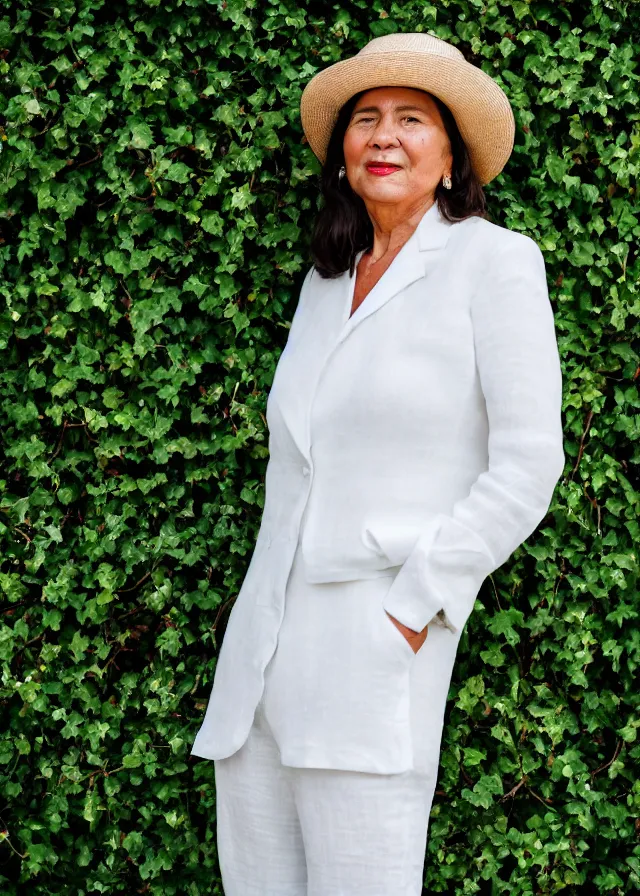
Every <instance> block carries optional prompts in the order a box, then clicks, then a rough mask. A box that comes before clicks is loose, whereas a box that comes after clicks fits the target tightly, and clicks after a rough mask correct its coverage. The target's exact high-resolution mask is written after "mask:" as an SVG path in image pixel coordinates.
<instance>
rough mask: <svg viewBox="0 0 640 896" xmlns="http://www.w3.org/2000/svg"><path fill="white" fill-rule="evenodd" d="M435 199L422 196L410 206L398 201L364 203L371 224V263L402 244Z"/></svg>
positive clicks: (394, 250)
mask: <svg viewBox="0 0 640 896" xmlns="http://www.w3.org/2000/svg"><path fill="white" fill-rule="evenodd" d="M434 201H435V199H434V197H433V196H429V197H427V198H426V199H425V198H424V197H423V198H422V199H421V200H420V202H419V203H413V204H412V205H410V206H407V205H406V204H404V203H403V204H402V206H400V205H399V204H398V203H393V204H392V203H388V202H385V203H376V204H373V203H365V205H366V207H367V212H368V214H369V218H370V219H371V223H372V225H373V250H372V252H371V256H370V258H371V264H375V262H376V261H378V260H379V259H380V258H384V257H385V256H386V255H388V254H389V253H393V252H396V251H397V250H398V249H399V248H400V247H401V246H403V245H404V244H405V243H406V241H407V240H408V239H409V237H410V236H411V234H412V233H413V232H414V230H415V229H416V227H417V226H418V224H419V223H420V221H421V219H422V216H423V215H424V214H425V213H426V212H427V211H428V210H429V209H430V208H431V206H432V205H433V203H434Z"/></svg>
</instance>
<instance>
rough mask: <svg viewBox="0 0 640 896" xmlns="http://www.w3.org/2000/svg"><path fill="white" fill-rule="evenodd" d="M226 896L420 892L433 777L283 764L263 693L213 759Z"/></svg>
mask: <svg viewBox="0 0 640 896" xmlns="http://www.w3.org/2000/svg"><path fill="white" fill-rule="evenodd" d="M214 765H215V783H216V813H217V817H216V825H217V841H218V858H219V863H220V869H221V873H222V883H223V886H224V892H225V896H420V894H421V893H422V881H423V868H424V859H425V853H426V846H427V831H428V824H429V813H430V810H431V800H432V794H433V780H432V778H431V777H429V776H427V775H424V774H423V773H421V772H416V771H413V770H412V771H407V772H403V773H400V774H389V775H387V774H377V773H371V772H360V771H346V770H335V769H324V768H295V767H292V766H285V765H282V763H281V761H280V753H279V749H278V746H277V743H276V741H275V740H274V737H273V734H272V731H271V728H270V726H269V722H268V719H267V717H266V715H265V709H264V699H263V700H261V701H260V703H259V705H258V707H257V709H256V714H255V718H254V722H253V725H252V728H251V731H250V732H249V736H248V738H247V740H246V741H245V743H244V744H243V745H242V747H241V748H240V749H239V750H238V751H237V752H236V753H234V754H233V755H231V756H228V757H226V758H225V759H216V760H215V762H214Z"/></svg>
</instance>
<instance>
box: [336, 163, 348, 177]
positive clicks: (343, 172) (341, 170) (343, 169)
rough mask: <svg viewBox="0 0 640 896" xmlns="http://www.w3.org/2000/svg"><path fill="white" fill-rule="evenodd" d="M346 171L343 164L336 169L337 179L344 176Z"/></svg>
mask: <svg viewBox="0 0 640 896" xmlns="http://www.w3.org/2000/svg"><path fill="white" fill-rule="evenodd" d="M346 173H347V169H346V168H345V167H344V165H343V166H342V167H341V168H340V170H339V171H338V180H342V178H343V177H344V176H345V174H346Z"/></svg>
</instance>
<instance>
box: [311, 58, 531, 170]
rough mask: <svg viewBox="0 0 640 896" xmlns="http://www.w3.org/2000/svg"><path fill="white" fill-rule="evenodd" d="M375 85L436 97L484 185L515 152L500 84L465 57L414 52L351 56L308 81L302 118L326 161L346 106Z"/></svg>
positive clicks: (509, 115)
mask: <svg viewBox="0 0 640 896" xmlns="http://www.w3.org/2000/svg"><path fill="white" fill-rule="evenodd" d="M374 87H413V88H416V89H418V90H426V91H428V92H429V93H432V94H434V96H437V97H438V98H439V99H441V100H442V101H443V102H444V103H445V104H446V105H447V107H448V108H449V109H450V110H451V113H452V114H453V117H454V118H455V120H456V124H457V125H458V130H459V131H460V136H461V137H462V139H463V140H464V142H465V145H466V147H467V150H468V152H469V156H470V160H471V164H472V166H473V170H474V172H475V174H476V176H477V177H478V179H479V180H480V182H481V183H482V184H488V183H489V181H491V180H493V178H494V177H496V176H497V175H498V174H499V173H500V172H501V171H502V169H503V168H504V166H505V164H506V162H507V160H508V158H509V156H510V155H511V152H512V150H513V144H514V138H515V120H514V117H513V111H512V109H511V104H510V103H509V99H508V97H507V95H506V94H505V93H504V91H503V90H502V88H501V87H500V85H499V84H498V83H497V82H496V81H494V80H493V78H491V77H490V76H489V75H487V74H486V72H483V71H482V69H480V68H478V67H477V66H475V65H471V63H469V62H467V61H466V60H465V59H463V58H461V59H454V58H447V57H445V56H430V55H428V54H426V53H423V52H411V51H406V52H403V53H402V54H399V53H398V52H397V51H393V52H378V53H371V54H369V55H365V56H361V55H356V56H352V57H351V58H350V59H344V60H342V61H341V62H336V63H334V64H333V65H331V66H329V67H328V68H326V69H324V70H323V71H321V72H318V74H317V75H314V77H313V78H312V79H311V81H309V83H308V84H307V86H306V87H305V89H304V90H303V92H302V97H301V100H300V118H301V122H302V129H303V131H304V133H305V136H306V138H307V140H308V141H309V145H310V147H311V149H312V151H313V153H314V155H315V156H316V157H317V158H318V160H319V161H320V162H321V163H323V164H324V161H325V159H326V153H327V147H328V145H329V139H330V137H331V132H332V131H333V128H334V126H335V123H336V120H337V117H338V114H339V112H340V109H341V108H342V106H343V105H344V104H345V103H346V102H347V100H349V99H350V98H351V97H352V96H354V94H356V93H359V92H360V91H361V90H370V89H372V88H374Z"/></svg>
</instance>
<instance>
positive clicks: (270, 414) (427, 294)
mask: <svg viewBox="0 0 640 896" xmlns="http://www.w3.org/2000/svg"><path fill="white" fill-rule="evenodd" d="M354 285H355V277H350V276H349V273H348V272H345V274H343V275H341V276H340V277H337V278H335V279H330V280H324V279H322V278H321V277H320V276H319V275H318V273H317V271H315V270H314V269H313V268H312V269H311V270H310V271H309V272H308V274H307V276H306V278H305V281H304V284H303V287H302V290H301V294H300V300H299V302H298V305H297V308H296V312H295V314H294V317H293V321H292V324H291V329H290V333H289V339H288V340H287V344H286V346H285V349H284V350H283V352H282V354H281V356H280V359H279V361H278V365H277V368H276V373H275V377H274V381H273V384H272V387H271V391H270V393H269V398H268V402H267V422H268V425H269V462H268V464H267V470H266V488H265V506H264V512H263V515H262V521H261V526H260V532H259V534H258V538H257V542H256V546H255V550H254V552H253V556H252V558H251V562H250V564H249V567H248V570H247V574H246V576H245V579H244V581H243V584H242V588H241V590H240V593H239V594H238V596H237V598H236V600H235V603H234V605H233V609H232V612H231V614H230V617H229V622H228V625H227V630H226V633H225V637H224V641H223V644H222V647H221V650H220V653H219V657H218V660H217V665H216V669H215V678H214V682H213V687H212V691H211V696H210V699H209V703H208V706H207V711H206V713H205V717H204V720H203V722H202V725H201V726H200V729H199V731H198V733H197V737H196V739H195V742H194V745H193V747H192V750H191V753H192V755H196V756H201V757H205V758H208V759H218V758H224V757H226V756H230V755H232V754H233V753H234V752H235V751H236V750H238V749H239V748H240V747H241V746H242V744H243V743H244V741H245V740H246V738H247V736H248V734H249V730H250V728H251V725H252V722H253V718H254V712H255V708H256V706H257V704H258V702H259V700H260V698H261V697H262V695H263V692H264V689H265V669H266V667H267V664H268V663H269V662H270V660H271V659H272V658H274V666H273V676H274V680H275V676H276V674H277V677H278V680H279V681H280V685H279V688H278V689H274V688H271V689H270V690H271V694H270V700H271V711H272V717H273V721H274V726H275V727H274V733H275V734H276V735H277V737H278V738H279V746H280V748H281V751H282V759H283V762H284V764H285V765H288V766H298V767H312V766H315V767H320V766H321V767H324V768H331V769H342V770H352V771H368V772H375V773H378V774H391V773H394V774H402V773H404V772H406V771H408V770H410V769H415V770H419V769H423V770H424V771H425V772H426V773H429V774H431V775H433V774H434V770H435V769H437V764H438V758H439V745H440V735H441V726H442V719H443V715H444V707H445V702H446V688H447V687H448V683H449V680H450V677H451V673H452V669H453V664H454V660H455V654H456V650H457V646H458V643H459V638H460V635H461V632H462V630H463V628H464V625H465V623H466V621H467V619H468V617H469V615H470V613H471V611H472V609H473V605H474V602H475V599H476V596H477V593H478V590H479V588H480V585H481V584H482V582H483V580H484V578H485V577H486V576H487V575H488V574H489V573H491V572H493V571H494V570H495V569H496V568H497V567H498V566H500V565H501V564H502V563H504V562H505V561H506V560H507V559H508V557H509V556H510V554H511V553H512V552H513V551H514V550H515V548H516V547H518V546H519V545H520V544H521V543H522V542H523V541H524V540H525V539H526V538H528V537H529V536H530V535H531V534H532V533H533V532H534V530H535V529H536V527H537V526H538V524H539V523H540V522H541V521H542V520H543V518H544V516H545V514H546V512H547V510H548V507H549V504H550V501H551V498H552V495H553V491H554V488H555V485H556V483H557V480H558V478H559V477H560V475H561V473H562V470H563V467H564V452H563V444H562V443H563V435H562V425H561V404H562V381H561V369H560V359H559V355H558V347H557V342H556V335H555V328H554V320H553V312H552V307H551V304H550V301H549V295H548V291H547V283H546V275H545V266H544V261H543V258H542V253H541V251H540V249H539V248H538V246H537V245H536V243H535V242H534V241H533V240H532V239H531V238H530V237H528V236H525V235H524V234H521V233H517V232H514V231H511V230H508V229H506V228H504V227H500V226H498V225H496V224H493V223H491V222H489V221H487V220H486V219H482V218H479V217H472V218H468V219H466V220H464V221H461V222H456V223H450V222H448V221H446V220H445V219H444V218H443V216H442V215H441V214H440V211H439V209H438V206H437V205H433V206H432V207H431V208H430V209H429V210H428V211H427V212H426V213H425V215H424V216H423V218H422V220H421V221H420V224H419V225H418V227H417V229H416V231H415V232H414V234H413V235H412V236H411V238H410V239H409V240H408V241H407V242H406V243H405V245H404V246H403V247H402V249H401V251H400V252H399V253H398V255H397V256H396V258H395V259H394V260H393V262H392V263H391V265H390V266H389V268H388V269H387V270H386V271H385V273H384V274H383V275H382V277H381V278H380V280H379V281H378V283H377V284H376V285H375V286H374V288H373V289H372V290H371V292H370V293H369V294H368V295H367V297H366V298H365V300H364V301H363V302H362V304H361V305H360V306H359V307H358V308H357V309H356V311H355V312H354V313H353V314H352V315H350V309H351V303H352V298H353V291H354ZM294 561H295V569H294ZM379 579H382V581H376V580H379ZM305 604H306V605H305ZM383 610H387V611H388V612H389V613H390V614H391V615H392V616H394V617H395V618H396V619H398V620H399V621H400V622H402V623H404V624H405V625H407V626H409V627H410V628H412V629H414V630H416V631H418V630H421V629H422V628H424V626H425V625H427V623H429V635H428V637H427V640H426V642H425V644H424V645H423V647H422V648H421V649H420V651H419V652H418V654H417V655H412V652H410V649H409V648H408V645H407V649H406V650H405V645H403V644H402V643H401V642H400V641H399V639H398V637H396V636H399V637H401V636H400V633H399V632H398V631H397V630H396V629H395V626H394V625H393V623H392V622H391V621H390V620H389V619H388V618H385V614H384V612H383ZM295 620H297V621H295ZM281 628H283V631H282V632H281ZM303 633H304V637H302V636H301V635H302V634H303ZM280 636H281V641H280V644H279V646H278V651H277V655H275V657H274V654H275V652H276V646H277V645H278V639H279V637H280ZM312 670H313V674H312ZM270 677H271V672H270ZM322 678H324V680H325V682H324V683H323V682H322V681H316V680H315V679H322ZM272 683H273V682H272ZM304 701H306V705H305V702H304ZM414 705H415V706H416V707H418V708H419V710H420V718H421V722H420V723H418V727H416V724H415V723H413V727H412V722H411V719H412V718H413V719H415V718H418V716H416V715H415V714H414V713H412V706H414Z"/></svg>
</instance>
